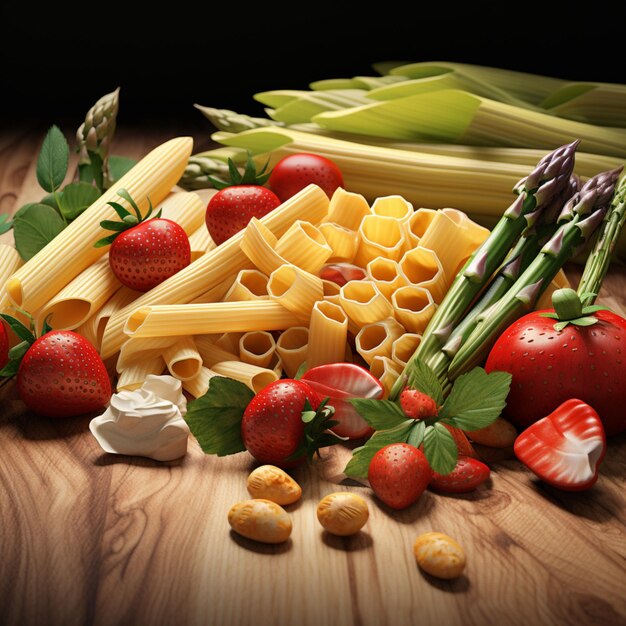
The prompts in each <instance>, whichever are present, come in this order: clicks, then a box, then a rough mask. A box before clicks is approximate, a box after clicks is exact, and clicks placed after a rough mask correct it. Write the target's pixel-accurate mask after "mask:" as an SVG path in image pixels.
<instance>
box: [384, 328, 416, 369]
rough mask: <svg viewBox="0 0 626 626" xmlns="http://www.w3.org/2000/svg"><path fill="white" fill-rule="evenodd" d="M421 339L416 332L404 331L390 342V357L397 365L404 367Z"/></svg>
mask: <svg viewBox="0 0 626 626" xmlns="http://www.w3.org/2000/svg"><path fill="white" fill-rule="evenodd" d="M421 341H422V336H421V335H418V334H417V333H404V334H403V335H402V336H401V337H398V338H397V339H396V340H395V341H394V342H393V343H392V344H391V359H392V361H393V362H394V363H396V364H397V365H401V366H402V367H404V366H405V365H406V364H407V363H408V361H409V359H410V358H411V357H412V356H413V353H414V352H415V351H416V350H417V347H418V346H419V345H420V342H421Z"/></svg>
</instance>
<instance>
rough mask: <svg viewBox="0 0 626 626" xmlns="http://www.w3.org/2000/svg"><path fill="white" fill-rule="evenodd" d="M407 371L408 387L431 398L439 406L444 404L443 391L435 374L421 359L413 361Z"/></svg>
mask: <svg viewBox="0 0 626 626" xmlns="http://www.w3.org/2000/svg"><path fill="white" fill-rule="evenodd" d="M407 370H408V372H407V385H408V386H409V387H411V388H413V389H417V390H418V391H421V392H422V393H425V394H426V395H427V396H430V397H431V398H432V399H433V400H434V401H435V402H436V403H437V406H439V405H440V404H441V403H442V402H443V389H442V388H441V383H440V382H439V379H438V378H437V375H436V374H435V372H433V370H432V369H431V368H430V367H429V366H428V365H426V363H424V362H423V361H420V360H419V359H416V360H415V361H412V362H411V363H410V365H409V366H408V367H407Z"/></svg>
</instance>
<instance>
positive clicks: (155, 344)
mask: <svg viewBox="0 0 626 626" xmlns="http://www.w3.org/2000/svg"><path fill="white" fill-rule="evenodd" d="M175 342H176V338H175V337H147V338H144V339H141V338H139V339H137V338H135V337H131V338H130V339H128V341H126V342H124V345H123V346H122V348H121V349H120V354H119V357H118V359H117V365H116V367H117V371H118V372H121V371H122V370H123V369H125V368H127V367H129V366H130V365H131V364H132V363H134V362H135V361H138V360H143V359H151V358H154V357H156V356H161V355H163V353H164V352H165V349H166V348H167V347H168V346H171V345H172V344H173V343H175Z"/></svg>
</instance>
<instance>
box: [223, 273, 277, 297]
mask: <svg viewBox="0 0 626 626" xmlns="http://www.w3.org/2000/svg"><path fill="white" fill-rule="evenodd" d="M268 280H269V278H268V277H267V276H266V275H265V274H264V273H263V272H260V271H259V270H241V271H240V272H239V273H238V274H237V277H236V278H235V280H234V282H233V284H232V285H231V287H230V289H229V290H228V291H227V292H226V295H225V296H224V301H225V302H236V301H237V300H258V299H259V298H260V299H262V300H267V299H268V298H269V294H268V293H267V281H268Z"/></svg>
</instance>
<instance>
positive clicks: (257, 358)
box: [239, 330, 276, 368]
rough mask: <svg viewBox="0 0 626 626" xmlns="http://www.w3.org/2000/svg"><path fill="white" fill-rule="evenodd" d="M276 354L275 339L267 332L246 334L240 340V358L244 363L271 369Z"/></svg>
mask: <svg viewBox="0 0 626 626" xmlns="http://www.w3.org/2000/svg"><path fill="white" fill-rule="evenodd" d="M275 353H276V342H275V341H274V337H272V335H271V333H268V332H267V331H265V330H255V331H252V332H249V333H244V334H243V335H241V338H240V339H239V358H240V359H241V360H242V361H243V362H244V363H249V364H250V365H256V366H257V367H263V368H269V367H270V364H271V362H272V358H273V357H274V354H275Z"/></svg>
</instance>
